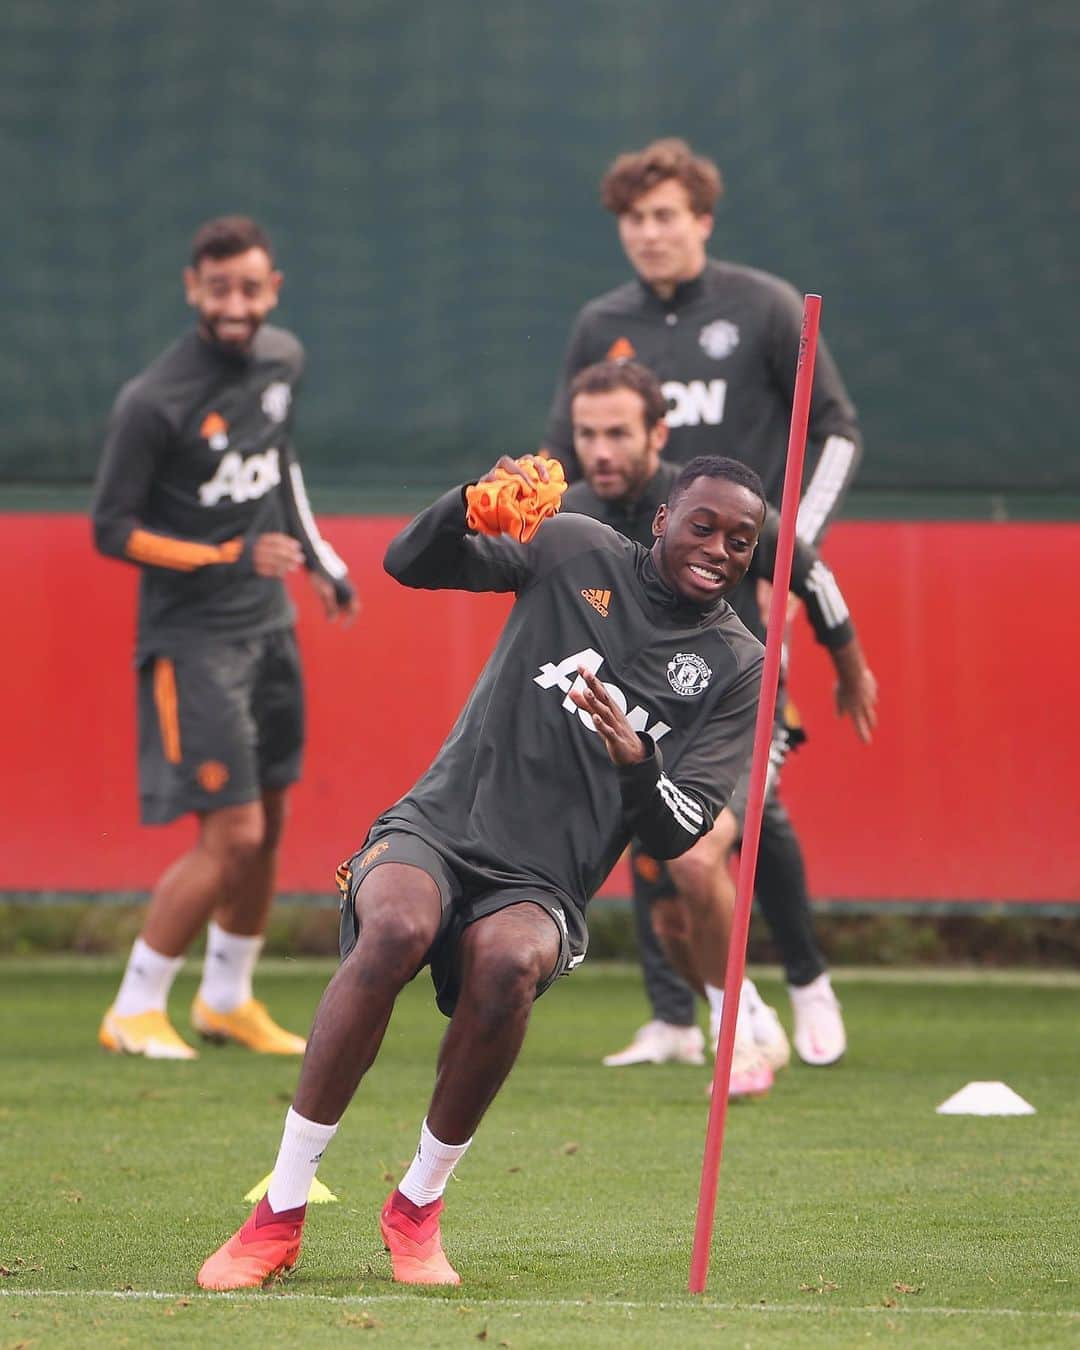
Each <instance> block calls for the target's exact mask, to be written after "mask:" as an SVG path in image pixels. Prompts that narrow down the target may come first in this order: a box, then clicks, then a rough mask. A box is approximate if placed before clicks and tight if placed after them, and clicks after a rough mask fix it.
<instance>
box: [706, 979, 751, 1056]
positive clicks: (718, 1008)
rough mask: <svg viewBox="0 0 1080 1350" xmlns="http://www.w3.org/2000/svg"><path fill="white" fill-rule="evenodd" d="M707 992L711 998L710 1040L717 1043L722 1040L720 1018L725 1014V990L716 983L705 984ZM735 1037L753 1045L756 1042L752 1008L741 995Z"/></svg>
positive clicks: (709, 998)
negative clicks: (751, 1019)
mask: <svg viewBox="0 0 1080 1350" xmlns="http://www.w3.org/2000/svg"><path fill="white" fill-rule="evenodd" d="M705 994H706V997H707V998H708V1000H709V1041H710V1043H711V1044H712V1045H714V1046H715V1045H716V1044H717V1042H718V1041H719V1040H720V1019H721V1018H722V1017H723V1015H724V991H723V990H722V989H718V988H717V987H716V985H715V984H707V985H706V986H705ZM735 1039H736V1041H742V1042H743V1043H744V1044H747V1045H752V1044H753V1042H754V1032H753V1028H752V1027H751V1025H750V1008H749V1006H748V1003H747V1000H746V999H745V998H743V997H742V992H741V991H740V995H739V1016H738V1017H737V1019H736V1021H735Z"/></svg>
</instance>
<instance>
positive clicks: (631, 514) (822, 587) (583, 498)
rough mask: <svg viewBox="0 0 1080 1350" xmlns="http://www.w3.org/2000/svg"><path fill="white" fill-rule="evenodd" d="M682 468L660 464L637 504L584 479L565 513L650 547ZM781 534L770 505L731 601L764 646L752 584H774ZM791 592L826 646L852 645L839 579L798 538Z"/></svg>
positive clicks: (566, 497)
mask: <svg viewBox="0 0 1080 1350" xmlns="http://www.w3.org/2000/svg"><path fill="white" fill-rule="evenodd" d="M679 468H680V466H679V465H678V464H666V463H665V462H664V461H663V460H661V461H660V464H659V466H658V468H657V470H656V473H654V474H653V476H652V477H651V478H650V479H649V481H648V482H647V483H646V484H645V489H644V491H643V492H642V493H641V495H640V496H639V497H638V498H637V499H636V500H635V501H632V502H617V501H611V500H609V499H607V498H604V497H598V496H597V495H596V493H595V492H594V491H593V490H592V488H591V487H590V486H589V485H588V483H587V482H585V481H584V480H582V481H581V482H579V483H574V484H572V485H571V486H570V487H569V488H567V490H566V492H565V493H564V494H563V499H562V509H563V510H564V511H577V512H580V513H581V514H582V515H585V516H591V517H592V518H593V519H594V520H602V521H603V522H604V524H605V525H610V526H611V527H612V529H614V530H618V531H619V533H620V534H625V535H626V536H627V537H628V538H630V539H633V540H635V541H636V542H637V543H639V544H644V545H645V546H646V547H649V546H650V545H651V544H652V539H653V535H652V523H653V518H654V517H655V515H656V509H657V507H658V506H661V505H662V504H663V503H664V502H666V501H667V499H668V495H669V493H670V492H671V485H672V483H674V481H675V479H676V478H677V477H678V476H679ZM779 536H780V513H779V511H776V510H775V509H774V508H773V507H771V506H770V507H769V509H768V511H767V512H766V515H765V524H764V525H763V526H762V529H761V535H760V537H759V538H758V544H757V548H756V549H755V550H754V556H753V558H752V559H751V561H750V566H749V568H748V569H747V573H746V577H745V579H744V580H743V581H740V582H739V584H738V585H737V586H736V587H735V589H734V590H733V591H732V592H731V593H730V594H729V595H728V597H727V599H728V601H729V603H730V604H731V607H732V609H734V611H735V613H736V614H738V616H739V618H740V619H742V621H743V623H744V624H745V625H746V626H747V628H749V630H750V631H751V633H753V634H755V636H757V637H759V638H760V639H761V640H762V641H763V642H764V640H765V624H764V622H763V620H762V618H761V611H760V609H759V608H758V602H757V596H756V594H755V590H754V585H753V580H754V579H756V578H764V579H765V580H766V581H772V579H773V571H774V569H775V567H776V546H777V544H778V542H779ZM791 589H792V590H793V591H794V592H795V594H796V595H797V596H798V597H799V599H800V600H802V601H803V603H804V604H805V605H806V613H807V617H808V618H809V620H810V624H811V626H812V627H813V630H814V636H815V637H816V638H817V640H818V642H820V643H821V644H822V646H824V647H828V648H831V649H833V650H835V649H836V648H837V647H843V646H845V645H846V644H847V643H848V642H850V641H851V639H852V637H853V636H854V633H855V630H854V628H853V626H852V623H851V617H850V615H849V612H848V607H847V602H846V601H845V600H844V596H843V592H842V591H841V590H840V586H839V584H838V583H837V580H836V577H835V576H834V575H833V573H832V571H831V570H830V568H829V566H828V564H827V563H826V562H825V561H824V559H822V557H821V556H820V554H819V553H818V551H817V549H816V548H814V546H813V545H812V544H807V543H804V542H803V541H802V540H801V539H799V538H798V537H796V539H795V552H794V555H793V557H792V561H791Z"/></svg>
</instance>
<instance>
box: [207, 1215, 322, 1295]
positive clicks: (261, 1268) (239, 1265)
mask: <svg viewBox="0 0 1080 1350" xmlns="http://www.w3.org/2000/svg"><path fill="white" fill-rule="evenodd" d="M306 1210H307V1206H306V1205H300V1206H299V1207H298V1208H296V1209H287V1210H283V1211H282V1212H281V1213H280V1214H275V1213H274V1211H273V1210H272V1209H271V1208H270V1202H269V1201H268V1200H267V1198H266V1196H265V1195H264V1196H263V1198H262V1199H261V1200H260V1201H259V1203H258V1204H257V1205H256V1206H255V1209H254V1210H253V1212H252V1213H251V1214H250V1215H249V1216H248V1219H247V1222H246V1223H245V1224H244V1226H243V1227H242V1228H240V1229H239V1230H238V1231H237V1232H235V1233H234V1234H233V1235H232V1237H231V1238H229V1240H228V1242H225V1243H223V1244H222V1245H221V1246H220V1247H219V1248H218V1249H217V1251H216V1252H215V1253H214V1254H213V1256H208V1257H207V1258H206V1260H205V1261H204V1262H203V1264H202V1268H201V1269H200V1271H199V1275H198V1282H199V1287H200V1288H201V1289H257V1288H258V1287H259V1286H260V1285H262V1284H265V1283H266V1281H267V1280H268V1279H270V1277H271V1276H272V1275H277V1274H278V1273H279V1272H281V1271H284V1270H292V1268H293V1266H295V1265H296V1261H297V1257H299V1255H300V1239H301V1237H302V1236H303V1233H304V1213H305V1211H306Z"/></svg>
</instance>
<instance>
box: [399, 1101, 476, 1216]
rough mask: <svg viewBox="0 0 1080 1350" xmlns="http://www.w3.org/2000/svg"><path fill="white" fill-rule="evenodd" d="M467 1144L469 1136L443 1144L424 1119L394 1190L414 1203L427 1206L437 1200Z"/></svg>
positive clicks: (469, 1141) (469, 1142) (469, 1140)
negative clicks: (412, 1154)
mask: <svg viewBox="0 0 1080 1350" xmlns="http://www.w3.org/2000/svg"><path fill="white" fill-rule="evenodd" d="M471 1143H472V1140H471V1139H466V1140H465V1142H464V1143H463V1144H444V1143H443V1142H442V1140H441V1139H436V1138H435V1136H434V1135H433V1134H432V1133H431V1131H430V1130H429V1129H428V1124H427V1121H426V1120H425V1121H424V1123H423V1125H421V1126H420V1143H419V1144H418V1145H417V1148H416V1157H415V1158H413V1160H412V1162H411V1163H410V1164H409V1170H408V1171H407V1172H406V1173H405V1175H404V1176H403V1177H402V1179H401V1182H400V1184H399V1186H398V1190H399V1191H400V1192H401V1194H402V1195H403V1196H405V1198H406V1199H407V1200H411V1201H412V1202H413V1204H414V1205H430V1204H431V1202H432V1200H438V1199H439V1197H440V1196H441V1195H442V1193H443V1191H445V1190H446V1183H447V1182H448V1181H449V1180H450V1174H451V1172H453V1170H454V1166H455V1164H456V1163H457V1161H458V1159H459V1158H461V1156H462V1155H463V1154H464V1152H465V1150H466V1149H467V1148H468V1147H469V1145H470V1144H471Z"/></svg>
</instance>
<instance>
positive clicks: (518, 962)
mask: <svg viewBox="0 0 1080 1350" xmlns="http://www.w3.org/2000/svg"><path fill="white" fill-rule="evenodd" d="M507 939H508V935H507V934H506V933H504V932H501V931H499V930H494V929H488V930H486V931H485V929H484V926H483V924H473V925H471V927H470V928H469V929H468V930H467V931H466V942H467V951H466V961H465V969H466V978H467V982H468V984H469V985H471V987H472V990H473V992H474V993H476V994H477V996H478V1001H479V1002H481V1003H482V1004H483V1006H484V1007H486V1008H487V1009H488V1010H489V1011H490V1012H491V1014H492V1016H494V1017H496V1018H497V1017H501V1016H505V1015H506V1014H507V1013H509V1012H510V1011H512V1010H513V1009H515V1008H519V1007H522V1006H528V1005H531V1003H532V1001H533V999H534V998H535V997H536V990H537V986H538V985H539V984H540V983H541V981H542V980H543V979H544V978H545V977H546V976H547V975H548V974H549V973H550V971H551V969H552V967H553V966H554V964H555V962H556V961H557V960H558V941H557V937H556V935H555V934H554V932H553V933H552V936H551V940H550V941H542V940H540V939H539V938H535V939H532V940H530V939H527V938H526V939H525V940H521V939H520V938H519V940H517V941H509V940H507Z"/></svg>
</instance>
